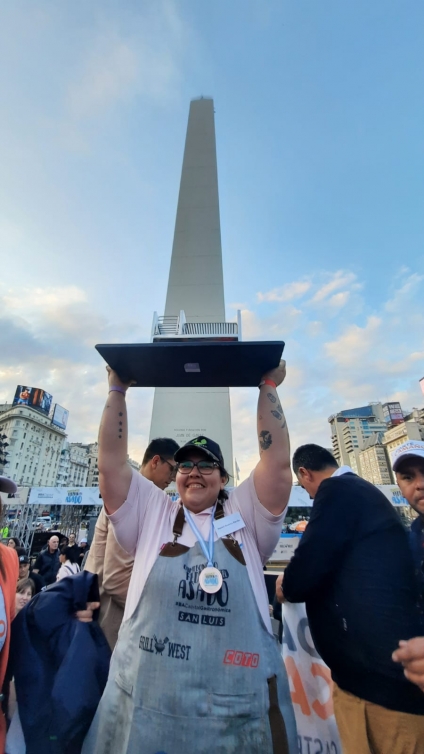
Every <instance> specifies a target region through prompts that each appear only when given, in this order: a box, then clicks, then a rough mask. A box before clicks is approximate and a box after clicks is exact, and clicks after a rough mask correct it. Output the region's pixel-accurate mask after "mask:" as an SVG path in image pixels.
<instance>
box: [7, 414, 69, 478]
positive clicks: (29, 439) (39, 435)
mask: <svg viewBox="0 0 424 754" xmlns="http://www.w3.org/2000/svg"><path fill="white" fill-rule="evenodd" d="M0 435H2V437H3V436H4V437H5V438H6V439H4V440H3V449H5V452H6V453H7V456H6V463H5V464H4V465H3V470H2V473H4V474H5V475H6V476H8V477H10V478H11V479H14V481H15V482H16V483H17V484H19V485H22V486H25V487H48V486H55V485H56V478H57V475H58V470H59V464H60V459H61V452H62V447H63V442H64V440H65V438H66V434H65V431H64V430H63V429H61V428H59V427H57V426H55V425H53V424H52V421H51V418H50V417H49V416H48V415H47V414H46V413H44V412H42V411H39V410H38V409H36V408H33V407H31V406H26V405H11V404H3V405H2V406H1V407H0ZM3 456H4V452H3Z"/></svg>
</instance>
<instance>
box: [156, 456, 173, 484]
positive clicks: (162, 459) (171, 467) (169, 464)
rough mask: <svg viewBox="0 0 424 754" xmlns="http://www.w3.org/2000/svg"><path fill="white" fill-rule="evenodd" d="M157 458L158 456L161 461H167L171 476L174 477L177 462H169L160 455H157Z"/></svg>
mask: <svg viewBox="0 0 424 754" xmlns="http://www.w3.org/2000/svg"><path fill="white" fill-rule="evenodd" d="M159 458H160V460H161V461H163V463H167V464H168V466H169V468H170V469H171V472H172V477H171V478H172V479H175V475H176V473H177V464H176V463H175V464H174V463H170V462H169V461H167V460H166V458H163V457H162V456H159Z"/></svg>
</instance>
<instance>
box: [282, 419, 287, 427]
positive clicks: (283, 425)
mask: <svg viewBox="0 0 424 754" xmlns="http://www.w3.org/2000/svg"><path fill="white" fill-rule="evenodd" d="M285 427H287V422H286V420H285V419H284V421H283V423H282V425H281V429H284V428H285Z"/></svg>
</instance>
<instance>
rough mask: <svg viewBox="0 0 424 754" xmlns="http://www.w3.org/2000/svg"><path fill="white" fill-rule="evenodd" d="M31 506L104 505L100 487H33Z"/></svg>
mask: <svg viewBox="0 0 424 754" xmlns="http://www.w3.org/2000/svg"><path fill="white" fill-rule="evenodd" d="M28 504H29V505H103V501H102V499H101V497H100V491H99V488H98V487H32V488H31V492H30V494H29V499H28Z"/></svg>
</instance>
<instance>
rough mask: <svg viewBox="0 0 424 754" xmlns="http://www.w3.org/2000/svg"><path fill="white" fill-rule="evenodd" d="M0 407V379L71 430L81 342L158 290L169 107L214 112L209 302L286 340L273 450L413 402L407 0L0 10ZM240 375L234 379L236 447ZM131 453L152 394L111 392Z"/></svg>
mask: <svg viewBox="0 0 424 754" xmlns="http://www.w3.org/2000/svg"><path fill="white" fill-rule="evenodd" d="M0 8H1V19H2V21H1V24H0V91H1V100H2V108H1V114H0V163H1V165H2V171H1V175H0V265H1V266H0V270H1V276H0V319H1V323H0V324H1V328H0V353H1V356H2V358H1V361H0V400H11V398H12V396H13V392H14V388H15V385H16V384H17V383H18V382H26V383H28V384H36V385H40V386H41V387H45V388H46V389H48V390H50V392H52V393H53V394H54V399H55V400H57V401H58V402H59V403H61V404H62V405H64V406H66V407H67V408H68V409H69V410H70V420H69V426H68V431H69V437H70V439H71V440H87V441H88V440H92V439H94V437H95V435H96V431H97V426H98V421H99V416H100V412H101V407H102V404H103V400H104V397H105V385H104V376H103V365H102V362H101V361H100V360H99V358H98V357H97V355H96V353H95V352H94V350H93V345H94V344H95V343H96V342H107V341H111V340H126V341H130V342H131V341H133V342H134V341H137V340H144V339H148V336H149V331H150V325H151V317H152V312H153V311H154V310H155V309H157V310H158V311H162V310H163V308H164V302H165V292H166V282H167V275H168V270H169V263H170V255H171V246H172V236H173V226H174V221H175V212H176V204H177V196H178V188H179V178H180V170H181V163H182V155H183V147H184V138H185V129H186V125H187V116H188V107H189V101H190V99H191V98H192V97H196V96H199V95H201V94H203V95H208V96H213V97H214V101H215V109H216V133H217V147H218V171H219V186H220V203H221V225H222V244H223V260H224V276H225V293H226V301H227V304H228V317H229V318H232V317H233V315H234V313H235V312H234V310H235V308H237V306H240V307H241V308H242V309H243V321H244V333H245V337H251V338H268V339H269V338H272V339H275V338H282V339H284V340H285V341H286V351H285V355H286V358H287V361H288V377H287V384H286V386H285V387H284V389H282V390H281V397H282V398H283V402H284V403H285V405H286V407H287V416H288V420H289V425H290V428H291V434H292V442H293V445H297V444H299V443H300V442H304V441H316V442H320V443H322V444H325V445H329V444H330V434H329V425H328V423H327V417H328V416H329V415H330V414H331V413H333V412H334V411H337V410H340V409H343V408H346V407H349V406H353V405H360V404H363V403H368V402H369V401H374V400H386V399H399V400H401V403H402V405H403V406H404V407H405V408H411V407H412V406H417V405H418V406H420V405H422V403H423V401H424V398H423V396H422V395H421V393H420V389H419V385H418V380H419V378H420V377H422V376H423V375H424V363H423V362H424V327H423V325H424V316H423V306H422V301H423V292H424V255H423V243H424V219H423V217H424V213H423V199H424V164H423V163H424V142H423V137H422V133H423V115H424V106H423V100H422V91H423V84H424V81H423V79H424V58H423V54H422V29H423V28H424V7H423V5H422V3H421V2H418V1H417V2H414V1H412V2H408V3H401V2H397V1H395V0H393V1H392V0H391V1H390V2H387V0H385V1H384V2H383V0H374V2H372V3H369V2H365V1H364V0H356V2H353V1H352V2H350V1H348V0H346V1H345V2H340V0H321V2H317V0H296V1H294V0H288V1H286V2H274V1H270V0H261V1H259V0H243V2H241V0H240V1H239V0H233V2H232V3H226V2H223V1H222V0H214V2H213V3H204V2H199V0H185V2H174V1H173V0H167V1H163V0H155V2H154V3H139V2H130V1H129V0H128V1H127V2H126V3H124V4H122V3H118V2H112V1H110V2H104V0H103V1H102V2H100V1H99V2H94V1H92V0H84V2H82V1H80V2H78V1H77V2H72V3H71V2H68V1H67V0H64V1H63V2H61V3H54V2H53V0H51V1H50V2H45V1H43V0H39V1H38V2H37V4H32V3H28V2H19V0H17V1H16V2H14V3H6V2H4V1H2V2H0ZM255 399H256V393H255V391H253V390H252V391H251V390H238V391H232V407H233V424H234V446H235V454H236V457H237V459H238V462H239V465H240V466H241V468H242V472H243V475H245V474H246V473H247V472H248V470H249V469H250V468H251V467H252V465H253V464H254V463H255V459H256V440H255V430H254V404H255ZM131 400H132V418H131V437H130V449H131V454H132V455H133V456H134V457H135V458H138V459H139V458H140V457H141V454H142V450H143V447H144V445H145V442H146V438H147V436H148V429H149V418H150V411H151V403H152V392H151V391H137V394H136V395H133V396H132V398H131Z"/></svg>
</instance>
